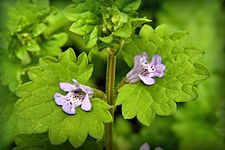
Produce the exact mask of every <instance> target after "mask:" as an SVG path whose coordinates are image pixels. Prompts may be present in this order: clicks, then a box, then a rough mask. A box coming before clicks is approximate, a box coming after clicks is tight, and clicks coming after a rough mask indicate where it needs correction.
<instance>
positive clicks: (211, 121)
mask: <svg viewBox="0 0 225 150" xmlns="http://www.w3.org/2000/svg"><path fill="white" fill-rule="evenodd" d="M15 3H16V0H0V32H2V31H5V30H7V25H6V24H7V20H8V13H7V12H8V8H9V7H14V6H15ZM70 3H71V1H70V0H50V4H51V6H54V7H56V10H57V12H58V13H57V15H56V17H55V19H54V22H53V24H54V25H53V27H52V30H53V31H54V32H59V31H63V32H67V33H68V34H69V38H68V41H67V43H66V44H65V45H64V47H63V50H66V49H67V48H68V47H73V48H74V49H75V51H76V54H77V55H78V54H79V53H81V52H82V51H86V50H85V47H84V41H83V39H82V38H81V37H79V36H77V35H75V34H74V33H71V32H69V30H68V29H69V26H70V24H71V23H70V22H69V21H67V19H66V18H65V17H64V16H63V13H62V11H63V9H64V8H65V7H66V6H67V5H69V4H70ZM139 14H140V16H141V17H144V16H147V17H148V18H149V19H152V20H153V21H152V23H150V25H152V26H153V27H154V28H155V27H156V26H157V25H160V24H168V25H169V27H170V28H171V29H172V30H173V31H178V30H179V31H187V32H188V33H189V35H190V37H191V42H192V43H193V44H194V45H197V46H198V47H199V48H202V49H204V50H205V57H204V59H203V60H202V62H203V63H204V64H206V65H207V67H208V68H209V70H210V72H211V74H212V75H211V78H210V79H208V80H207V81H204V82H203V83H202V84H201V85H199V97H198V98H197V99H196V100H195V101H192V102H188V103H179V104H178V109H177V112H176V114H174V115H172V116H169V117H156V119H155V121H154V122H153V123H152V124H151V126H150V127H146V126H143V125H142V124H140V123H139V122H138V121H137V120H136V119H132V120H124V119H123V118H122V116H121V115H120V114H121V108H120V107H118V108H117V109H116V115H115V129H114V132H115V134H114V135H115V136H114V141H115V149H117V150H133V149H134V150H136V149H139V147H140V145H142V144H143V143H145V142H147V143H149V144H150V145H151V148H152V149H154V147H158V146H159V147H161V148H163V149H164V150H224V149H225V1H224V0H189V1H187V0H143V2H142V5H141V7H140V9H139ZM93 63H94V68H95V69H94V73H93V77H92V83H91V86H93V87H96V88H99V89H101V90H104V89H105V81H104V80H105V72H106V69H105V68H106V58H105V53H104V52H102V53H99V55H98V56H94V58H93ZM117 63H118V65H117V73H116V82H117V83H118V82H119V81H120V80H121V79H122V78H123V77H124V76H125V75H126V73H127V72H128V71H129V67H128V66H127V65H126V64H125V62H124V61H123V59H122V58H121V57H119V58H118V61H117ZM0 65H1V64H0ZM23 80H24V81H23V82H25V81H27V78H26V75H24V78H23ZM3 99H4V100H3ZM16 100H17V97H16V96H15V95H14V94H13V93H12V92H10V90H9V89H8V87H4V86H1V87H0V150H4V149H12V148H13V147H15V146H16V143H15V141H14V139H15V138H16V135H17V134H18V133H22V132H21V131H22V130H24V129H23V128H24V127H23V126H25V125H23V124H21V123H20V126H17V125H16V124H18V122H17V119H16V117H15V116H14V113H13V112H14V111H13V110H14V103H15V101H16ZM47 140H48V139H47V138H46V141H47ZM30 143H31V145H32V141H30ZM48 144H49V143H48ZM64 148H65V147H64ZM53 149H54V148H53ZM61 149H63V147H61Z"/></svg>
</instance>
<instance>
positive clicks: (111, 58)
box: [105, 53, 116, 150]
mask: <svg viewBox="0 0 225 150" xmlns="http://www.w3.org/2000/svg"><path fill="white" fill-rule="evenodd" d="M115 70H116V56H115V55H113V54H111V53H109V55H108V60H107V72H106V96H107V103H108V104H109V105H114V101H113V99H114V90H115V88H114V84H115ZM110 113H111V114H112V117H113V118H114V109H113V108H112V109H111V110H110ZM105 149H106V150H113V122H112V123H108V124H106V135H105Z"/></svg>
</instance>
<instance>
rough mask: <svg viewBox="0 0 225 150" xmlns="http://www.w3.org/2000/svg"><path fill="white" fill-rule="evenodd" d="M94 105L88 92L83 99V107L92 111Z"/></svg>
mask: <svg viewBox="0 0 225 150" xmlns="http://www.w3.org/2000/svg"><path fill="white" fill-rule="evenodd" d="M91 107H92V104H91V102H90V100H89V97H88V94H87V95H86V96H85V97H84V100H83V101H82V105H81V109H82V110H84V111H90V110H91Z"/></svg>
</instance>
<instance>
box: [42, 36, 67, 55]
mask: <svg viewBox="0 0 225 150" xmlns="http://www.w3.org/2000/svg"><path fill="white" fill-rule="evenodd" d="M67 39H68V35H67V34H66V33H64V32H61V33H57V34H54V35H53V36H52V37H51V38H50V39H49V40H47V41H43V42H41V43H40V47H41V51H40V55H41V56H46V55H47V56H58V55H59V53H61V52H62V49H61V48H60V47H62V46H63V45H64V44H65V43H66V41H67Z"/></svg>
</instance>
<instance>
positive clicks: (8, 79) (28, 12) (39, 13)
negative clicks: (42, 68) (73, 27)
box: [0, 0, 67, 91]
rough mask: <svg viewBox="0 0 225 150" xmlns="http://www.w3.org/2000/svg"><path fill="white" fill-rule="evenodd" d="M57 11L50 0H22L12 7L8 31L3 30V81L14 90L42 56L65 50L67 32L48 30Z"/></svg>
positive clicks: (55, 54)
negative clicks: (62, 48) (50, 20)
mask: <svg viewBox="0 0 225 150" xmlns="http://www.w3.org/2000/svg"><path fill="white" fill-rule="evenodd" d="M54 12H55V11H54V9H53V8H50V7H49V2H48V1H47V0H38V1H37V0H34V1H29V0H18V2H17V3H16V7H15V8H9V20H8V24H7V25H8V31H5V32H3V33H2V34H1V38H2V39H3V40H2V41H3V42H4V43H1V44H3V46H2V47H1V49H2V50H1V51H2V53H1V56H0V57H1V59H2V60H1V63H2V66H1V74H2V75H1V76H2V77H1V79H2V82H3V83H4V85H8V86H9V87H10V89H11V90H12V91H14V90H15V88H16V87H17V86H18V85H19V84H20V83H21V82H22V80H21V75H23V74H25V72H26V69H27V68H28V67H29V66H33V65H35V64H37V63H38V59H39V58H40V57H42V56H57V55H58V54H59V53H60V52H61V51H62V50H61V48H60V47H62V46H63V45H64V44H65V43H66V41H67V34H66V33H64V32H61V33H56V34H48V32H47V30H48V23H49V19H50V18H51V17H53V16H54ZM9 68H11V69H9ZM9 72H10V75H9V76H8V74H9Z"/></svg>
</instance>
